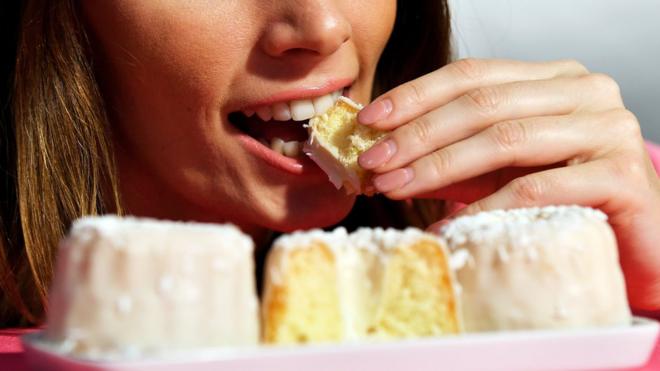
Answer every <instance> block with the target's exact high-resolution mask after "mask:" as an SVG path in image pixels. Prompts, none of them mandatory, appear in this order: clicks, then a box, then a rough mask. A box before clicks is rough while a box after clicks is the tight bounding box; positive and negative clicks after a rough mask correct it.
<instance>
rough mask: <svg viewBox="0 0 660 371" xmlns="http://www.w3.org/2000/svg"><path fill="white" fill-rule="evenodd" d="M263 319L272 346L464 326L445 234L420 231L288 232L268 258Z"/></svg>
mask: <svg viewBox="0 0 660 371" xmlns="http://www.w3.org/2000/svg"><path fill="white" fill-rule="evenodd" d="M262 319H263V340H264V341H265V342H267V343H306V342H331V341H341V340H358V339H365V338H402V337H413V336H414V337H418V336H434V335H442V334H453V333H457V332H459V330H460V323H459V318H458V309H457V302H456V299H455V296H454V286H453V278H452V274H451V271H450V270H449V266H448V255H447V253H446V249H445V247H444V246H443V244H442V243H441V241H440V239H438V238H437V237H435V236H433V235H430V234H426V233H423V232H421V231H419V230H416V229H413V228H409V229H406V230H404V231H397V230H393V229H387V230H383V229H380V228H378V229H367V228H363V229H359V230H358V231H356V232H354V233H352V234H350V235H349V234H348V233H346V230H345V229H343V228H339V229H336V230H334V231H332V232H323V231H321V230H314V231H309V232H296V233H293V234H290V235H285V236H282V237H280V238H279V239H278V240H276V241H275V243H274V245H273V248H272V250H271V251H270V253H269V256H268V258H267V262H266V268H265V284H264V295H263V302H262Z"/></svg>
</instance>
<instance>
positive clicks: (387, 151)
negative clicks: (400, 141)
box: [358, 139, 396, 170]
mask: <svg viewBox="0 0 660 371" xmlns="http://www.w3.org/2000/svg"><path fill="white" fill-rule="evenodd" d="M395 153H396V143H394V141H393V140H392V139H387V140H385V141H382V142H380V143H378V144H376V145H375V146H373V147H371V148H369V149H368V150H367V151H366V152H364V153H363V154H361V155H360V157H358V164H359V165H360V166H361V167H362V168H363V169H367V170H371V169H375V168H377V167H378V166H380V165H382V164H384V163H386V162H387V161H389V160H390V159H391V158H392V156H394V154H395Z"/></svg>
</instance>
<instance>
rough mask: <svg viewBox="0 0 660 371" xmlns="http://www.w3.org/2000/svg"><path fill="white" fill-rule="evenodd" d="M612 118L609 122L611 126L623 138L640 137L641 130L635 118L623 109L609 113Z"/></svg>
mask: <svg viewBox="0 0 660 371" xmlns="http://www.w3.org/2000/svg"><path fill="white" fill-rule="evenodd" d="M611 115H612V118H611V119H610V120H609V122H611V124H612V125H615V126H616V129H617V131H618V132H619V133H620V134H621V135H622V136H624V137H634V138H635V139H637V138H640V137H641V136H642V129H641V127H640V125H639V121H638V120H637V116H635V114H634V113H632V112H630V111H629V110H627V109H625V108H621V109H616V110H614V111H612V112H611Z"/></svg>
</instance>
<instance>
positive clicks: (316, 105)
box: [243, 90, 342, 121]
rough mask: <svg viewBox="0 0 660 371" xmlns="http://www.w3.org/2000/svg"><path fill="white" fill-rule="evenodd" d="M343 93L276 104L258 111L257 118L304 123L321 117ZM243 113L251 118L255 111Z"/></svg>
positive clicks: (339, 91)
mask: <svg viewBox="0 0 660 371" xmlns="http://www.w3.org/2000/svg"><path fill="white" fill-rule="evenodd" d="M341 93H342V91H341V90H337V91H334V92H332V93H330V94H326V95H323V96H320V97H316V98H311V99H299V100H293V101H290V102H280V103H275V104H273V105H271V106H261V107H258V108H257V109H256V113H257V116H259V118H261V119H262V120H263V121H270V120H275V121H289V120H291V119H293V121H304V120H309V119H311V118H312V117H314V116H318V115H321V114H323V113H325V111H327V110H328V108H330V107H332V105H333V104H335V102H336V101H337V99H338V98H339V96H341ZM243 113H244V114H245V115H246V116H248V117H250V116H252V115H253V114H254V113H255V110H248V109H246V110H243Z"/></svg>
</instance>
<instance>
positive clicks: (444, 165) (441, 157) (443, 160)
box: [429, 150, 453, 179]
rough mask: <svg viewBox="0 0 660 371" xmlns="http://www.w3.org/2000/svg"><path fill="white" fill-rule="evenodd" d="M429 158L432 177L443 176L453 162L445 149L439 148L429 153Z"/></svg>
mask: <svg viewBox="0 0 660 371" xmlns="http://www.w3.org/2000/svg"><path fill="white" fill-rule="evenodd" d="M429 160H430V171H431V175H432V177H434V178H440V179H441V178H442V177H444V176H445V174H446V173H447V172H448V169H450V168H451V165H452V163H453V159H452V155H451V153H450V152H449V151H446V150H439V151H435V152H433V153H431V155H430V156H429Z"/></svg>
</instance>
